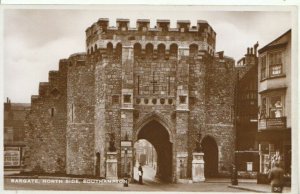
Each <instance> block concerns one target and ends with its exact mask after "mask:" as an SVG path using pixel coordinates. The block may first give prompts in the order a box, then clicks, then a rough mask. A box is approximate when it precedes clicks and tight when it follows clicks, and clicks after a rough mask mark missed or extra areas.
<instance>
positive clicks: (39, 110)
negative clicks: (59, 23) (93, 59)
mask: <svg viewBox="0 0 300 194" xmlns="http://www.w3.org/2000/svg"><path fill="white" fill-rule="evenodd" d="M67 65H68V62H67V60H60V62H59V71H50V72H49V82H47V83H40V86H39V95H37V96H32V97H31V105H32V108H31V111H30V114H29V115H28V118H27V120H26V125H27V128H26V136H25V142H26V146H27V147H26V153H25V165H26V168H27V169H28V170H32V171H39V172H47V173H54V172H60V173H62V172H65V167H66V124H67V68H68V67H67Z"/></svg>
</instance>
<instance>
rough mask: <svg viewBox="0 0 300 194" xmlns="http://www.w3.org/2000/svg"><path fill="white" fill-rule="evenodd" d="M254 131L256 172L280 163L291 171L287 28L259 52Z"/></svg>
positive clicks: (289, 51)
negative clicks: (256, 149)
mask: <svg viewBox="0 0 300 194" xmlns="http://www.w3.org/2000/svg"><path fill="white" fill-rule="evenodd" d="M258 52H259V64H258V108H259V114H258V134H257V141H258V143H259V151H260V173H263V174H266V173H268V171H269V170H270V168H272V166H273V165H274V163H275V162H276V161H277V162H280V164H281V165H282V167H283V168H284V170H285V172H286V173H287V174H290V173H291V65H292V64H291V30H289V31H287V32H286V33H284V34H283V35H281V36H280V37H278V38H276V39H275V40H274V41H272V42H271V43H269V44H267V45H266V46H264V47H263V48H261V49H260V50H259V51H258Z"/></svg>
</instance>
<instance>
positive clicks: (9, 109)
mask: <svg viewBox="0 0 300 194" xmlns="http://www.w3.org/2000/svg"><path fill="white" fill-rule="evenodd" d="M29 111H30V104H28V103H11V101H10V100H9V99H8V98H7V101H6V102H5V103H4V136H3V137H4V155H3V156H4V157H3V159H4V170H5V171H7V172H9V171H10V170H12V171H16V170H17V171H19V170H22V168H23V167H24V152H25V149H24V148H25V146H26V145H25V141H24V138H25V128H26V126H25V120H26V116H27V114H28V113H29Z"/></svg>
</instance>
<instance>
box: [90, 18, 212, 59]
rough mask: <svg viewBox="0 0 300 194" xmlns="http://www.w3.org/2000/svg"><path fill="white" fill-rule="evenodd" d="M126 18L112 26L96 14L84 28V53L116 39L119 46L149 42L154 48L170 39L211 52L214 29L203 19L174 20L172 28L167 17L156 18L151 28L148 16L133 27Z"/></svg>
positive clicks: (168, 45) (113, 42) (105, 45)
mask: <svg viewBox="0 0 300 194" xmlns="http://www.w3.org/2000/svg"><path fill="white" fill-rule="evenodd" d="M129 24H130V20H129V19H117V20H116V26H115V27H113V26H109V20H108V19H107V18H100V19H99V20H98V21H97V22H95V23H94V24H93V25H92V26H90V27H89V28H87V29H86V46H87V53H88V54H91V53H93V52H94V51H96V50H97V49H106V48H107V44H108V43H112V44H113V48H115V47H116V45H117V44H118V43H120V42H122V43H123V46H133V45H134V44H136V43H139V44H141V48H142V49H145V47H146V44H148V43H150V44H153V48H154V49H157V46H158V45H159V44H165V47H166V50H169V49H170V45H171V44H172V43H175V44H177V45H178V46H179V47H189V45H191V44H197V45H198V46H199V50H205V51H208V52H209V53H214V51H215V42H216V33H215V31H214V30H213V29H212V27H211V26H210V25H209V24H208V23H207V21H205V20H198V21H197V24H196V25H195V26H192V25H191V22H190V21H189V20H178V21H177V23H176V28H171V27H170V24H171V23H170V20H166V19H158V20H157V21H156V26H155V27H154V28H151V27H150V20H149V19H138V20H137V21H136V27H130V25H129Z"/></svg>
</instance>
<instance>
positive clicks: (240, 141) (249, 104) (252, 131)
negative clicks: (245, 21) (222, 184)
mask: <svg viewBox="0 0 300 194" xmlns="http://www.w3.org/2000/svg"><path fill="white" fill-rule="evenodd" d="M258 46H259V45H258V43H256V44H255V45H254V46H253V47H250V48H249V47H248V48H247V52H246V54H245V56H244V57H243V58H242V59H240V60H239V61H238V63H237V70H238V81H237V97H236V98H237V103H236V106H237V107H236V110H237V121H236V133H237V134H236V151H237V152H236V164H237V170H238V171H239V172H240V173H241V175H242V174H244V175H245V176H251V175H252V176H255V175H256V174H257V172H258V171H259V155H258V144H257V141H256V136H257V123H258V119H257V112H258V109H257V107H258V100H257V98H258V87H257V86H258V84H257V80H258V79H257V78H258V77H257V76H258V75H257V73H258V72H257V68H258V53H257V48H258Z"/></svg>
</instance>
